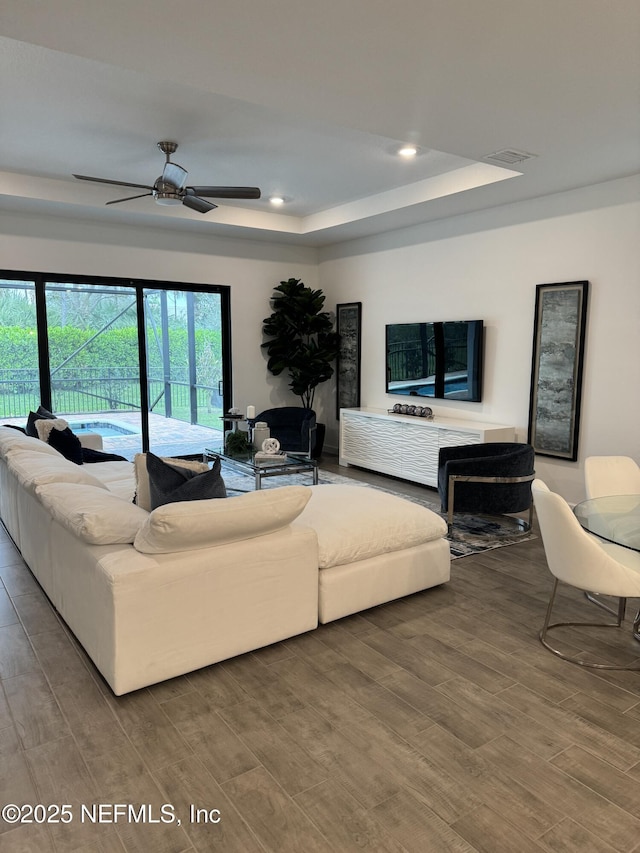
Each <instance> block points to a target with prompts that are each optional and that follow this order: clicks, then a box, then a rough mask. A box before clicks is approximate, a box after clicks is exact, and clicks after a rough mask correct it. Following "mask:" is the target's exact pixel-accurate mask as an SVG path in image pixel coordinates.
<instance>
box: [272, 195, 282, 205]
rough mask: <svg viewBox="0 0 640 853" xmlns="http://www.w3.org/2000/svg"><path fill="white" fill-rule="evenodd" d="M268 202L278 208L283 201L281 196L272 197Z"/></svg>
mask: <svg viewBox="0 0 640 853" xmlns="http://www.w3.org/2000/svg"><path fill="white" fill-rule="evenodd" d="M269 202H270V203H271V204H273V205H275V206H276V207H279V206H280V205H281V204H284V199H283V198H282V196H281V195H272V196H271V198H270V199H269Z"/></svg>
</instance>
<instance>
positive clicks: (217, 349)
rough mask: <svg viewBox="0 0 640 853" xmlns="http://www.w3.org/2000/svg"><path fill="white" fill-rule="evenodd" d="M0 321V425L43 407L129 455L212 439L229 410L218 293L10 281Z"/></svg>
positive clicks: (225, 306) (96, 282)
mask: <svg viewBox="0 0 640 853" xmlns="http://www.w3.org/2000/svg"><path fill="white" fill-rule="evenodd" d="M0 275H2V274H0ZM0 321H1V324H0V357H2V356H3V355H4V360H3V365H4V369H2V368H0V414H2V416H3V417H4V418H5V419H7V418H14V419H15V422H16V423H21V422H22V419H26V417H27V415H28V413H29V411H30V410H35V409H36V408H37V407H38V405H40V404H43V405H45V406H46V408H49V409H51V410H52V411H53V412H55V413H56V414H58V415H60V416H61V417H64V418H65V419H66V420H68V421H69V424H70V426H71V427H72V429H73V430H74V432H82V431H93V432H98V433H100V434H101V435H102V437H103V444H104V448H105V450H108V451H110V452H113V453H118V454H120V455H122V456H125V457H126V458H128V459H132V458H133V456H134V454H135V453H137V452H139V451H141V450H147V449H150V450H152V451H154V452H155V453H158V454H161V455H166V456H169V455H170V456H176V455H187V454H189V455H191V454H199V453H202V451H203V449H204V448H205V447H207V446H211V444H215V443H219V442H220V439H221V436H222V430H223V422H222V420H221V415H222V414H223V412H224V410H225V408H228V406H229V405H230V401H229V400H227V401H225V394H226V391H227V389H228V388H230V364H229V326H230V318H229V294H228V290H227V289H226V288H221V287H211V288H206V287H198V286H189V285H179V286H178V285H167V284H165V283H160V282H135V281H126V282H125V281H122V280H121V279H76V278H71V277H68V278H62V277H60V276H45V275H34V276H33V278H30V277H29V276H27V275H26V274H23V276H22V277H21V278H20V279H17V278H12V277H11V274H9V275H8V276H7V278H5V279H2V278H0ZM9 365H11V366H12V367H11V368H9Z"/></svg>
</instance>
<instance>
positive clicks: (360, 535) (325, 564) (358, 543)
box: [296, 485, 447, 569]
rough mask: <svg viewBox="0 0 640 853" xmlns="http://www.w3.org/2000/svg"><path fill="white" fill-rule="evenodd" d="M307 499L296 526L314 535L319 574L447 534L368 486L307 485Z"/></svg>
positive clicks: (418, 511)
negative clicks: (335, 567) (300, 526)
mask: <svg viewBox="0 0 640 853" xmlns="http://www.w3.org/2000/svg"><path fill="white" fill-rule="evenodd" d="M310 491H311V493H312V497H311V500H310V501H309V503H308V504H307V506H306V508H305V510H304V512H302V513H301V515H300V517H299V518H298V519H297V521H296V524H305V525H308V526H309V527H313V529H314V530H315V531H316V534H317V536H318V551H319V565H320V568H321V569H327V568H330V567H331V566H343V565H345V564H346V563H356V562H358V561H359V560H366V559H368V558H370V557H377V556H378V555H379V554H387V553H389V552H391V551H400V550H402V549H403V548H411V547H413V546H414V545H420V544H421V543H423V542H429V541H431V540H432V539H441V538H442V537H443V536H446V535H447V525H446V523H445V522H444V520H443V519H442V518H441V517H440V516H439V515H438V514H437V513H435V512H432V511H431V510H430V509H427V508H426V507H423V506H420V505H419V504H415V503H412V502H411V501H408V500H405V499H404V498H400V497H398V496H397V495H390V494H387V493H386V492H383V491H380V490H379V489H371V488H368V487H366V486H346V485H320V486H311V487H310Z"/></svg>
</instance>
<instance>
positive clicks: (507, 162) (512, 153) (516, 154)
mask: <svg viewBox="0 0 640 853" xmlns="http://www.w3.org/2000/svg"><path fill="white" fill-rule="evenodd" d="M536 156H537V155H536V154H529V152H528V151H518V150H517V149H515V148H503V149H502V150H500V151H494V152H493V154H487V156H486V157H484V158H483V159H484V160H489V161H490V162H491V163H500V164H501V165H502V166H513V165H514V164H515V163H522V161H523V160H531V158H532V157H536Z"/></svg>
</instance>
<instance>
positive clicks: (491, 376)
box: [320, 176, 640, 501]
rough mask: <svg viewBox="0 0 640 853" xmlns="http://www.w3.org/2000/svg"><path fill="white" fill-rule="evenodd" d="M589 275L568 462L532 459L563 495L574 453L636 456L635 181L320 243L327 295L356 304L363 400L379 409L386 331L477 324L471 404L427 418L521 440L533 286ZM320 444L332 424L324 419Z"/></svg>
mask: <svg viewBox="0 0 640 853" xmlns="http://www.w3.org/2000/svg"><path fill="white" fill-rule="evenodd" d="M584 279H587V280H588V281H589V282H590V302H589V316H588V324H587V341H586V353H585V372H584V385H583V396H582V417H581V428H580V439H579V459H578V461H577V462H574V463H572V462H567V461H565V460H557V459H551V458H549V457H542V456H539V457H538V458H537V461H536V470H537V472H538V476H540V477H541V478H543V479H544V480H545V481H546V482H547V483H548V485H549V486H550V487H551V488H553V489H555V490H557V491H559V492H561V493H562V494H563V495H564V496H565V497H566V498H567V499H568V500H569V501H577V500H579V499H581V498H582V497H583V496H584V490H583V471H582V468H583V460H584V458H585V456H588V455H594V454H622V455H630V456H632V457H634V458H635V459H636V460H637V461H639V462H640V428H639V424H640V180H639V179H638V176H636V177H634V178H630V179H625V180H621V181H615V182H611V183H609V184H602V185H599V186H597V187H589V188H586V189H583V190H578V191H574V192H571V193H564V194H559V195H555V196H550V197H548V198H546V199H536V200H533V201H529V202H526V203H520V204H517V205H509V206H505V207H503V208H496V209H494V210H490V211H484V212H479V213H477V214H472V215H468V216H464V217H458V218H456V219H451V220H448V221H444V222H436V223H429V224H425V225H422V226H417V227H413V228H409V229H404V230H402V231H397V232H392V233H387V234H385V235H381V236H379V237H372V238H366V239H362V240H358V241H353V242H351V243H345V244H342V245H338V246H334V247H332V248H329V249H324V250H322V251H321V254H320V287H322V288H323V289H324V291H325V293H326V294H327V302H328V303H331V304H332V305H333V304H334V303H338V302H351V301H360V302H362V304H363V308H362V311H363V313H362V323H363V334H362V405H363V406H375V407H380V408H389V407H390V406H391V405H392V404H393V402H396V401H397V398H395V399H394V398H393V397H391V396H389V395H386V394H385V390H384V388H385V385H384V376H385V362H384V359H385V345H384V331H385V330H384V327H385V324H386V323H391V322H412V321H431V320H455V319H460V320H465V319H466V320H475V319H482V320H484V321H485V326H486V329H485V333H486V342H485V347H486V348H485V377H484V395H483V402H482V403H460V402H458V403H454V402H452V401H438V402H437V404H434V405H433V406H432V408H433V409H434V412H435V414H436V417H437V415H438V413H441V414H443V413H445V412H447V413H448V414H450V415H453V414H455V416H457V417H464V418H469V419H477V420H483V421H489V422H495V423H504V424H512V425H515V426H516V428H517V438H518V440H522V441H526V438H527V424H528V413H529V391H530V380H531V355H532V337H533V319H534V307H535V286H536V284H543V283H553V282H564V281H578V280H584ZM327 420H328V423H329V426H330V429H329V433H328V438H327V443H328V445H329V446H335V445H336V443H337V423H336V421H335V419H333V418H332V419H331V420H330V421H329V419H328V418H327Z"/></svg>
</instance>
